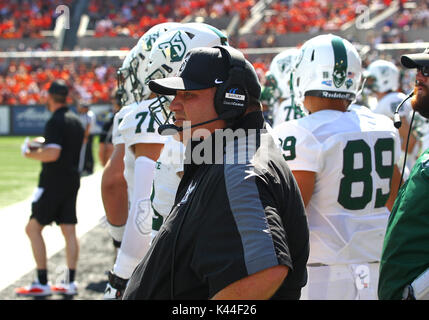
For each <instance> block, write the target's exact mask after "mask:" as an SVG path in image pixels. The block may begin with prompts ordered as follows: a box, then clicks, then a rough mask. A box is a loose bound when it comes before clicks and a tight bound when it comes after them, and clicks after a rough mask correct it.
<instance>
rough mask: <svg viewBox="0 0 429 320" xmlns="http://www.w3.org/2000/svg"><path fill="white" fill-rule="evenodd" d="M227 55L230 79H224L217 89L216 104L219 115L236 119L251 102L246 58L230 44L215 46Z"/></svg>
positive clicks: (225, 118)
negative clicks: (247, 81) (229, 45)
mask: <svg viewBox="0 0 429 320" xmlns="http://www.w3.org/2000/svg"><path fill="white" fill-rule="evenodd" d="M214 48H218V49H219V50H220V51H221V54H222V57H226V59H227V61H228V65H229V73H228V79H227V80H225V81H223V82H222V83H221V84H220V85H219V86H218V87H217V90H216V93H215V97H214V106H215V110H216V112H217V114H218V115H219V117H222V118H223V119H224V120H230V121H231V120H232V121H234V120H236V119H237V118H239V117H240V116H242V115H243V114H244V113H245V112H246V109H247V106H248V103H249V93H248V91H247V86H246V60H245V58H244V55H243V54H242V53H241V52H240V51H238V50H237V49H234V48H232V47H228V46H215V47H214Z"/></svg>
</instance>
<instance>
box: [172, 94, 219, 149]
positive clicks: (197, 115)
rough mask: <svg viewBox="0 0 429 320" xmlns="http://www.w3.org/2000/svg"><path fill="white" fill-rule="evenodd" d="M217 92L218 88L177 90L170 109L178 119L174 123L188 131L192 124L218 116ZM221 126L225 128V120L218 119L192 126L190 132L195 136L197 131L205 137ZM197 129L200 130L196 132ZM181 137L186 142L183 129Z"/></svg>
mask: <svg viewBox="0 0 429 320" xmlns="http://www.w3.org/2000/svg"><path fill="white" fill-rule="evenodd" d="M215 93H216V88H208V89H202V90H191V91H177V94H176V96H175V98H174V99H173V101H172V102H171V104H170V110H171V111H172V112H173V114H174V117H175V119H176V121H175V122H174V125H176V126H177V127H183V128H184V131H186V128H189V127H190V126H194V125H198V124H200V123H203V122H205V121H209V120H212V119H215V118H217V117H218V114H217V113H216V110H215V107H214V96H215ZM185 122H186V123H185ZM221 128H225V121H223V120H216V121H213V122H210V123H206V124H202V125H198V126H196V127H194V128H191V129H190V130H191V132H190V133H191V135H192V137H195V135H194V133H195V134H197V135H198V136H201V137H203V138H205V137H207V136H208V135H210V134H211V133H212V132H214V131H215V130H216V129H221ZM200 129H205V130H200ZM196 130H198V132H196ZM188 137H189V136H188ZM195 138H196V137H195ZM180 139H181V140H182V142H184V143H186V141H183V131H182V132H180Z"/></svg>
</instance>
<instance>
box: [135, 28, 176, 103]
mask: <svg viewBox="0 0 429 320" xmlns="http://www.w3.org/2000/svg"><path fill="white" fill-rule="evenodd" d="M181 25H182V24H181V23H179V22H165V23H160V24H157V25H155V26H153V27H152V28H150V29H149V30H148V31H146V32H145V34H144V35H143V36H142V37H141V38H140V39H139V41H138V42H137V44H136V48H137V49H136V53H135V56H134V57H133V58H132V60H131V71H132V83H133V93H134V96H135V100H136V101H137V102H140V101H142V100H146V99H147V98H148V97H149V95H150V91H149V88H147V86H146V85H145V84H144V80H145V78H146V69H147V64H148V62H149V54H150V51H151V50H152V46H153V44H154V43H155V41H156V40H157V39H158V38H159V37H160V36H161V35H162V34H164V33H165V32H167V31H168V30H171V29H174V28H178V27H180V26H181Z"/></svg>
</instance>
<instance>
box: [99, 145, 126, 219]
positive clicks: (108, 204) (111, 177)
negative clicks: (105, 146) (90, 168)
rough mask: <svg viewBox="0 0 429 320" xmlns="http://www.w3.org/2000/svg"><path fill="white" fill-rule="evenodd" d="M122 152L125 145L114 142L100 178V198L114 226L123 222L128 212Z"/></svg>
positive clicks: (123, 152)
mask: <svg viewBox="0 0 429 320" xmlns="http://www.w3.org/2000/svg"><path fill="white" fill-rule="evenodd" d="M124 154H125V145H124V144H123V143H121V144H116V145H115V146H114V148H113V153H112V156H111V158H110V159H109V160H108V161H107V163H106V167H105V168H104V171H103V176H102V179H101V198H102V201H103V205H104V210H105V211H106V216H107V220H108V221H109V222H110V223H111V224H113V225H116V226H121V225H124V224H125V222H126V221H127V213H128V195H127V182H126V181H125V178H124V173H123V172H124Z"/></svg>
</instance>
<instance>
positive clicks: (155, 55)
mask: <svg viewBox="0 0 429 320" xmlns="http://www.w3.org/2000/svg"><path fill="white" fill-rule="evenodd" d="M226 44H227V38H226V36H225V35H224V34H223V33H222V32H221V31H219V30H218V29H216V28H214V27H212V26H209V27H207V25H206V24H203V23H185V24H183V25H182V26H180V28H178V29H172V30H169V31H168V32H166V33H164V34H163V35H161V36H160V37H159V38H158V39H157V40H156V42H155V43H154V44H153V48H152V51H151V53H150V55H149V63H148V65H147V71H146V79H145V84H147V83H148V82H149V81H150V80H156V79H162V78H167V77H172V76H175V75H176V74H177V73H178V71H179V68H180V66H181V65H182V60H183V58H184V57H185V56H186V54H187V53H188V51H189V50H191V49H193V48H197V47H214V46H219V45H226ZM202 72H204V70H202ZM170 99H171V97H170V98H169V97H165V96H162V97H160V96H158V101H156V102H154V103H153V104H152V105H151V106H150V107H149V109H150V110H151V112H152V114H153V116H154V117H155V120H156V121H157V122H158V123H159V124H163V123H164V121H168V120H169V119H170V116H171V113H170V111H169V110H168V105H169V100H170ZM160 111H162V113H161V114H162V116H163V118H162V119H160V118H158V116H157V113H158V112H160Z"/></svg>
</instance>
